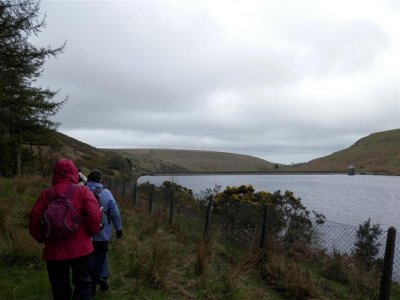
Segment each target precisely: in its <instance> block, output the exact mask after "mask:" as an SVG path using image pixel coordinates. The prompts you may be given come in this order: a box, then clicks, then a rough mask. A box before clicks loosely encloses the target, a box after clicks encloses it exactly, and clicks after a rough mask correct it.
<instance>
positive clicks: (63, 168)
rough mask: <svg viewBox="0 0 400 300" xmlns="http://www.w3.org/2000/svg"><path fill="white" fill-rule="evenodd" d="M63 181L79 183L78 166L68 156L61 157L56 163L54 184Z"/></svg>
mask: <svg viewBox="0 0 400 300" xmlns="http://www.w3.org/2000/svg"><path fill="white" fill-rule="evenodd" d="M61 182H66V183H68V182H69V183H75V184H77V183H78V168H77V167H76V166H75V164H74V163H73V161H72V160H70V159H67V158H62V159H59V160H57V161H56V163H55V164H54V168H53V185H55V184H57V183H61Z"/></svg>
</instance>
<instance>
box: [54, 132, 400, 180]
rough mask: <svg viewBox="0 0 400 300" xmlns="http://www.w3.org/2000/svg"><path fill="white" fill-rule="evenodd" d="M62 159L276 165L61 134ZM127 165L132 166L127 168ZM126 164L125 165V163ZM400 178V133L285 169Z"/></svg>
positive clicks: (142, 164) (218, 169)
mask: <svg viewBox="0 0 400 300" xmlns="http://www.w3.org/2000/svg"><path fill="white" fill-rule="evenodd" d="M57 134H58V139H59V141H60V144H61V150H60V155H64V156H67V157H70V158H72V159H74V161H75V162H76V163H77V165H79V166H81V167H83V168H86V169H90V168H93V167H99V168H103V169H110V168H111V169H115V170H120V171H123V170H125V171H127V170H131V169H132V168H134V169H136V170H137V171H139V172H141V173H191V172H193V173H246V172H248V173H252V172H253V173H257V172H260V173H263V172H265V173H268V172H275V171H278V172H279V170H282V169H283V168H282V166H281V165H280V166H279V170H276V169H275V166H276V164H275V163H271V162H268V161H266V160H263V159H261V158H257V157H253V156H249V155H242V154H234V153H227V152H217V151H199V150H176V149H98V148H95V147H92V146H90V145H88V144H85V143H83V142H80V141H78V140H76V139H74V138H71V137H69V136H66V135H64V134H61V133H57ZM127 162H129V165H127ZM124 164H125V165H124ZM349 166H354V167H355V171H356V173H367V174H388V175H400V129H393V130H389V131H383V132H377V133H373V134H371V135H369V136H367V137H364V138H362V139H360V140H359V141H357V142H356V143H355V144H354V145H352V146H351V147H349V148H347V149H344V150H340V151H338V152H335V153H332V154H331V155H328V156H325V157H321V158H317V159H314V160H311V161H310V162H308V163H306V164H303V165H297V166H294V167H290V168H287V169H285V172H286V171H288V172H346V171H347V169H348V167H349Z"/></svg>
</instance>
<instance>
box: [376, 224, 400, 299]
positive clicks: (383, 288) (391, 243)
mask: <svg viewBox="0 0 400 300" xmlns="http://www.w3.org/2000/svg"><path fill="white" fill-rule="evenodd" d="M395 243H396V229H395V228H394V227H390V228H389V229H388V234H387V239H386V249H385V258H384V260H383V270H382V277H381V285H380V288H379V300H389V299H390V290H391V287H392V271H393V256H394V248H395Z"/></svg>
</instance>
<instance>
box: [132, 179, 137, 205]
mask: <svg viewBox="0 0 400 300" xmlns="http://www.w3.org/2000/svg"><path fill="white" fill-rule="evenodd" d="M136 204H137V179H136V180H135V181H134V182H133V205H136Z"/></svg>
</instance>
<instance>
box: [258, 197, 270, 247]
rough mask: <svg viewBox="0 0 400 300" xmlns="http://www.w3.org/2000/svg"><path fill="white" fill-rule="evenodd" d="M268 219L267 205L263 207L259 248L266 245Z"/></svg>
mask: <svg viewBox="0 0 400 300" xmlns="http://www.w3.org/2000/svg"><path fill="white" fill-rule="evenodd" d="M267 219H268V205H265V207H264V215H263V223H262V228H261V240H260V249H261V250H263V249H265V247H266V245H267V221H268V220H267Z"/></svg>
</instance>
